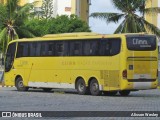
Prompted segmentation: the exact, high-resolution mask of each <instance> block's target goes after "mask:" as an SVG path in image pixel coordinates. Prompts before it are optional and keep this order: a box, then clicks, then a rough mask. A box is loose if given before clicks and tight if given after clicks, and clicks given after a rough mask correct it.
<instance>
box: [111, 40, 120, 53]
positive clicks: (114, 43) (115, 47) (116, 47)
mask: <svg viewBox="0 0 160 120" xmlns="http://www.w3.org/2000/svg"><path fill="white" fill-rule="evenodd" d="M109 41H110V42H111V44H110V45H111V48H110V55H111V56H113V55H117V54H119V53H120V48H121V40H120V39H119V38H118V39H117V38H115V39H110V40H109Z"/></svg>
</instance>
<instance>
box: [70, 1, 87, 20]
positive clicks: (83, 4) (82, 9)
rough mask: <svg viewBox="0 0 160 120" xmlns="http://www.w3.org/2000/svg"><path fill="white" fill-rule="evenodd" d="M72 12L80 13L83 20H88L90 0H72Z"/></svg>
mask: <svg viewBox="0 0 160 120" xmlns="http://www.w3.org/2000/svg"><path fill="white" fill-rule="evenodd" d="M71 8H72V9H71V13H72V14H76V15H78V16H79V17H80V18H81V19H82V20H83V21H85V22H87V23H88V22H89V21H88V16H89V3H88V0H71Z"/></svg>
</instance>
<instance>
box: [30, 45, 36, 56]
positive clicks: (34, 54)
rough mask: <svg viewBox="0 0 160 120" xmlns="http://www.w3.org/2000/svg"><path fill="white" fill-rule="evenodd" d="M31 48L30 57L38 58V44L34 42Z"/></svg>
mask: <svg viewBox="0 0 160 120" xmlns="http://www.w3.org/2000/svg"><path fill="white" fill-rule="evenodd" d="M29 46H30V54H29V55H30V56H31V57H34V56H36V48H37V43H36V42H32V43H30V44H29Z"/></svg>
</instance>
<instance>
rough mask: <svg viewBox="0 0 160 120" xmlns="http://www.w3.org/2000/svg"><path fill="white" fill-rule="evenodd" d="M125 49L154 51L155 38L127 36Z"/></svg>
mask: <svg viewBox="0 0 160 120" xmlns="http://www.w3.org/2000/svg"><path fill="white" fill-rule="evenodd" d="M127 48H128V50H134V51H150V50H156V36H151V35H150V36H149V35H148V36H146V35H145V36H133V35H132V36H129V35H128V36H127Z"/></svg>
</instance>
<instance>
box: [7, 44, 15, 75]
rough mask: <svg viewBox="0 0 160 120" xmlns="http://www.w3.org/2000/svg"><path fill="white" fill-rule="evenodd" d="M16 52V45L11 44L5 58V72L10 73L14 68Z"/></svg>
mask: <svg viewBox="0 0 160 120" xmlns="http://www.w3.org/2000/svg"><path fill="white" fill-rule="evenodd" d="M15 51H16V43H11V44H9V46H8V49H7V53H6V58H5V72H8V71H10V69H11V68H12V65H13V62H14V56H15Z"/></svg>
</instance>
